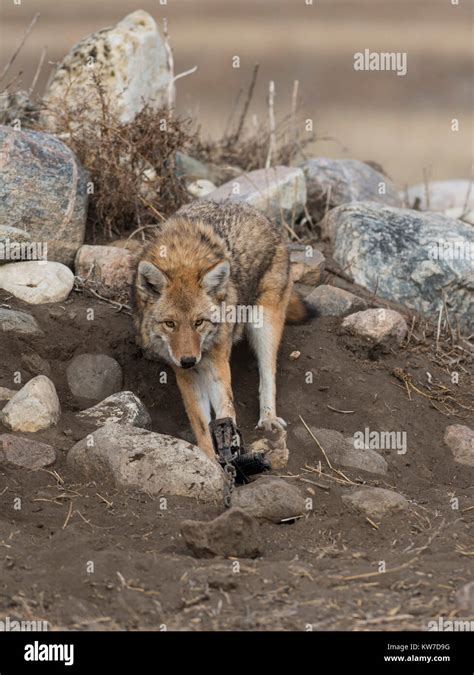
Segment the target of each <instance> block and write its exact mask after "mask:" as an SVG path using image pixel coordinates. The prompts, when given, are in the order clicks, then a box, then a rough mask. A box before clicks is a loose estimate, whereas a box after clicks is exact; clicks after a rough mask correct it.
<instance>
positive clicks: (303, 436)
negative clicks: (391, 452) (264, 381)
mask: <svg viewBox="0 0 474 675" xmlns="http://www.w3.org/2000/svg"><path fill="white" fill-rule="evenodd" d="M310 429H311V432H312V433H313V435H314V436H315V437H316V438H317V439H318V441H319V442H320V444H321V445H322V447H323V448H324V451H325V453H326V455H327V456H328V458H329V461H330V462H331V464H340V465H341V466H349V467H353V468H355V469H362V470H363V471H367V472H369V473H376V474H386V473H387V469H388V464H387V462H386V461H385V459H384V458H383V457H382V455H379V453H378V452H375V450H372V449H371V448H359V447H355V444H354V438H351V437H345V436H343V435H342V434H341V432H340V431H336V430H335V429H317V428H316V427H310ZM294 433H295V436H296V437H297V438H298V440H299V441H301V442H302V443H303V444H304V445H306V446H311V447H312V448H314V450H315V452H317V453H319V452H320V451H319V449H318V448H317V446H316V443H315V442H314V440H313V439H312V438H311V436H310V434H308V431H307V430H306V428H305V427H304V426H302V425H299V426H297V427H296V428H295V432H294ZM318 456H319V457H320V459H321V461H322V462H324V458H323V456H322V454H319V455H318Z"/></svg>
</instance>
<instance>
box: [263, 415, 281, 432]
mask: <svg viewBox="0 0 474 675" xmlns="http://www.w3.org/2000/svg"><path fill="white" fill-rule="evenodd" d="M256 429H264V431H273V433H276V432H277V431H285V429H286V422H285V420H284V419H282V418H281V417H261V418H260V419H259V421H258V424H257V426H256Z"/></svg>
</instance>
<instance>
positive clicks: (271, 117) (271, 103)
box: [265, 80, 276, 169]
mask: <svg viewBox="0 0 474 675" xmlns="http://www.w3.org/2000/svg"><path fill="white" fill-rule="evenodd" d="M268 121H269V127H270V143H269V145H268V155H267V160H266V162H265V168H266V169H269V168H270V166H271V163H272V159H273V156H274V154H275V152H276V135H275V134H276V124H275V82H274V81H273V80H270V85H269V89H268Z"/></svg>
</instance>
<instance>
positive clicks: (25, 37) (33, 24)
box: [0, 12, 40, 82]
mask: <svg viewBox="0 0 474 675" xmlns="http://www.w3.org/2000/svg"><path fill="white" fill-rule="evenodd" d="M39 16H40V15H39V12H38V13H37V14H35V15H34V17H33V18H32V20H31V21H30V24H29V26H28V28H27V29H26V30H25V32H24V33H23V37H22V39H21V41H20V44H19V45H18V47H17V48H16V49H15V51H14V52H13V54H12V55H11V57H10V59H9V60H8V61H7V63H6V65H5V67H4V68H3V70H2V72H1V74H0V82H1V81H2V80H3V78H4V77H5V75H6V74H7V73H8V71H9V70H10V68H11V66H12V65H13V62H14V61H15V59H16V57H17V56H18V54H19V52H20V50H21V48H22V47H23V45H24V44H25V42H26V40H27V38H28V35H29V34H30V33H31V31H32V30H33V28H34V26H35V23H36V22H37V21H38V18H39Z"/></svg>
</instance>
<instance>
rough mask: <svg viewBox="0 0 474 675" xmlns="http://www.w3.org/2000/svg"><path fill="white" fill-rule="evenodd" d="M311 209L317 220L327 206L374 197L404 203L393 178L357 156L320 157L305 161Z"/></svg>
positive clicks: (384, 201) (398, 203)
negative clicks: (351, 157)
mask: <svg viewBox="0 0 474 675" xmlns="http://www.w3.org/2000/svg"><path fill="white" fill-rule="evenodd" d="M301 168H302V169H303V171H304V174H305V178H306V188H307V191H308V209H309V211H310V213H311V215H312V216H313V218H314V219H315V220H316V221H319V220H320V218H321V217H322V216H323V215H324V213H325V212H326V210H327V209H332V208H334V207H335V206H340V205H341V204H348V203H350V202H360V201H364V200H368V199H370V200H371V201H377V202H382V203H383V204H387V205H388V206H402V203H403V202H402V200H401V199H400V197H399V196H398V193H397V191H396V189H395V186H394V185H393V183H392V181H391V180H390V179H389V178H387V177H386V176H384V175H383V174H382V173H379V172H378V171H376V170H375V169H373V168H372V167H371V166H369V165H368V164H365V162H360V161H359V160H357V159H328V158H326V157H318V158H316V159H308V160H307V161H306V162H303V164H302V165H301Z"/></svg>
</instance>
